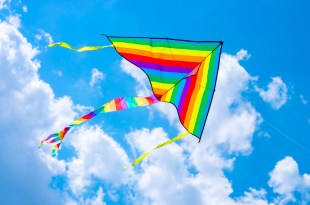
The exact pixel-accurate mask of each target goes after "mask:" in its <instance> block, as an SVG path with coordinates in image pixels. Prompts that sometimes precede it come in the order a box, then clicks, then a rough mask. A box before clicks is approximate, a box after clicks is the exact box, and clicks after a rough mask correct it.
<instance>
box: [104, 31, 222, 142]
mask: <svg viewBox="0 0 310 205" xmlns="http://www.w3.org/2000/svg"><path fill="white" fill-rule="evenodd" d="M102 35H103V36H106V37H107V39H108V40H109V41H110V43H111V44H112V45H113V48H114V49H115V51H116V52H117V53H118V54H119V55H120V56H121V57H122V58H124V59H126V60H127V61H128V62H130V61H129V60H128V59H127V58H126V57H124V56H123V55H122V54H120V53H119V52H118V51H117V49H116V48H115V46H114V44H113V42H112V41H111V40H110V38H142V39H150V40H151V39H160V40H174V41H184V42H198V43H199V42H203V43H219V45H218V46H217V47H216V48H214V49H213V50H212V51H211V53H210V54H209V55H207V56H206V57H205V58H204V60H205V59H206V58H207V57H209V56H210V55H211V54H212V53H213V51H215V50H216V49H217V48H218V47H219V46H220V53H219V58H221V54H222V48H223V44H224V42H223V41H194V40H184V39H176V38H167V37H166V38H157V37H155V38H154V37H145V36H144V37H132V36H131V37H127V36H108V35H106V34H102ZM168 43H169V41H168ZM130 63H131V64H133V65H135V66H136V67H138V68H140V67H139V66H138V65H136V64H135V63H132V62H130ZM201 63H202V62H201ZM201 63H200V64H199V65H198V66H200V65H201ZM219 68H220V59H219V60H218V65H217V71H216V76H215V82H214V89H213V91H212V96H211V100H210V106H209V108H208V111H207V116H206V119H205V121H204V123H203V130H204V127H205V125H206V122H207V119H208V115H209V111H210V108H211V106H212V101H213V96H214V92H215V88H216V83H217V77H218V72H219ZM140 70H142V71H143V72H144V74H145V75H146V76H147V78H148V80H149V82H150V83H151V79H150V78H149V76H148V75H147V73H146V72H145V71H144V70H143V69H142V68H140ZM198 71H199V68H198V69H197V72H198ZM188 77H190V76H186V77H184V78H181V79H180V80H179V81H178V82H177V83H175V85H176V84H178V83H179V82H181V81H182V80H184V79H186V78H188ZM173 87H174V86H173ZM151 89H152V92H153V94H154V90H153V87H152V86H151ZM205 89H208V88H205ZM169 90H170V89H169ZM169 90H168V91H169ZM168 91H167V92H168ZM167 92H166V93H167ZM166 93H164V94H163V95H165V94H166ZM163 95H162V96H163ZM154 97H155V98H156V99H157V100H158V101H159V102H163V101H161V100H159V99H158V98H157V97H156V96H155V95H154ZM167 103H170V104H172V105H173V106H174V107H175V109H176V111H177V114H178V117H179V118H180V116H179V112H178V108H177V107H176V106H175V105H174V104H173V103H171V102H167ZM183 127H184V126H183ZM184 128H185V127H184ZM185 129H186V128H185ZM186 131H187V132H189V131H188V130H187V129H186ZM189 133H190V134H192V133H191V132H189ZM202 134H203V131H202V133H201V136H200V137H198V136H196V135H194V134H192V135H194V136H195V137H197V138H198V139H199V141H198V143H199V142H200V141H201V138H202Z"/></svg>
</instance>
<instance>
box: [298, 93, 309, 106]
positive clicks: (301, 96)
mask: <svg viewBox="0 0 310 205" xmlns="http://www.w3.org/2000/svg"><path fill="white" fill-rule="evenodd" d="M299 99H300V102H301V103H302V104H304V105H307V104H308V100H306V99H305V97H304V96H303V95H299Z"/></svg>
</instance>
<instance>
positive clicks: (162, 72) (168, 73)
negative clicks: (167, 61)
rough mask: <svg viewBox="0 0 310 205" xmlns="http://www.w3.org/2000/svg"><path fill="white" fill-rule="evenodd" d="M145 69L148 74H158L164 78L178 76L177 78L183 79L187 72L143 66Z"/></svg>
mask: <svg viewBox="0 0 310 205" xmlns="http://www.w3.org/2000/svg"><path fill="white" fill-rule="evenodd" d="M141 69H142V70H144V71H145V72H146V73H147V74H148V75H150V76H158V77H162V78H176V79H180V80H181V79H182V78H184V77H186V75H187V74H184V73H174V72H167V71H159V70H152V69H147V68H141Z"/></svg>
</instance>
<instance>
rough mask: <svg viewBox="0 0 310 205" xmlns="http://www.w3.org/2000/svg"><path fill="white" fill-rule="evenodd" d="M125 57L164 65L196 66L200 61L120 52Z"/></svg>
mask: <svg viewBox="0 0 310 205" xmlns="http://www.w3.org/2000/svg"><path fill="white" fill-rule="evenodd" d="M120 54H121V55H122V56H123V57H125V58H127V59H128V60H137V61H141V62H146V63H153V64H157V65H163V66H179V67H183V68H195V67H197V66H198V65H199V63H200V61H199V62H187V61H175V60H174V61H171V60H165V59H159V58H151V57H147V56H141V55H135V54H130V53H120Z"/></svg>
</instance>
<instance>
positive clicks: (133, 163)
mask: <svg viewBox="0 0 310 205" xmlns="http://www.w3.org/2000/svg"><path fill="white" fill-rule="evenodd" d="M188 134H190V133H189V132H184V133H182V134H180V135H178V136H176V137H174V138H172V139H171V140H168V141H166V142H163V143H161V144H159V145H157V146H156V147H154V148H153V149H152V150H151V151H154V150H155V149H159V148H161V147H164V146H166V145H168V144H171V143H173V142H175V141H177V140H180V139H182V138H183V137H185V136H186V135H188ZM151 151H148V152H145V153H143V154H142V155H141V156H140V157H138V158H137V159H136V160H135V161H133V162H132V163H131V165H128V166H124V169H127V168H129V167H131V166H135V165H137V164H139V163H140V162H141V161H143V160H144V159H145V158H146V157H147V156H148V155H149V154H150V152H151Z"/></svg>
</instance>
